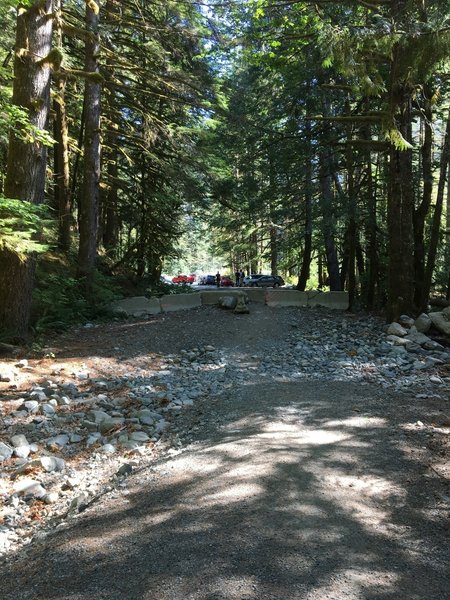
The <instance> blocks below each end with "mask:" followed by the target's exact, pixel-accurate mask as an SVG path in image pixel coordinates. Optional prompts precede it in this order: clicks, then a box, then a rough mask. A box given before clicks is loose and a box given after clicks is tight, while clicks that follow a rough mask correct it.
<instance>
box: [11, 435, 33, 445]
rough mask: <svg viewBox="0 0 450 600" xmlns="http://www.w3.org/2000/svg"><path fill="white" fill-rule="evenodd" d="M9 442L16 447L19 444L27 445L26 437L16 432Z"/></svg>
mask: <svg viewBox="0 0 450 600" xmlns="http://www.w3.org/2000/svg"><path fill="white" fill-rule="evenodd" d="M11 444H12V445H13V446H14V447H15V448H17V447H19V446H29V444H28V440H27V438H26V437H25V436H24V435H22V434H16V435H13V436H12V437H11Z"/></svg>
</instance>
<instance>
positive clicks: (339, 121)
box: [0, 0, 450, 339]
mask: <svg viewBox="0 0 450 600" xmlns="http://www.w3.org/2000/svg"><path fill="white" fill-rule="evenodd" d="M449 9H450V1H449V0H433V1H429V0H348V1H345V0H344V1H340V2H338V1H333V0H322V1H320V0H318V1H315V2H312V1H311V2H308V1H306V2H301V1H293V2H289V1H287V0H286V1H285V0H282V1H280V0H240V1H237V0H236V1H230V2H221V1H219V0H218V1H208V0H205V1H204V2H194V1H190V0H178V1H171V0H168V1H166V0H164V1H163V0H160V1H155V2H146V1H145V0H125V1H120V2H119V1H118V0H102V1H99V2H96V1H94V0H85V1H82V0H29V1H27V2H23V1H22V2H18V1H15V0H0V11H1V14H2V22H3V23H4V26H3V28H2V31H1V32H0V113H1V119H0V336H1V337H2V338H3V339H17V338H25V337H27V335H28V334H29V331H30V327H32V328H33V329H34V331H36V330H37V329H39V327H45V326H51V324H52V323H58V324H59V326H63V325H64V324H65V323H66V324H67V323H69V322H70V321H71V320H73V319H76V318H79V319H81V320H82V319H83V318H90V317H91V316H92V315H95V314H96V313H97V312H98V310H99V309H100V308H101V307H102V306H104V305H105V304H106V303H107V301H108V299H110V298H111V297H113V296H114V294H115V293H124V290H126V289H128V290H129V289H130V286H135V289H137V287H139V285H142V286H143V288H142V289H147V288H146V286H147V287H148V286H151V285H153V286H157V285H158V282H159V281H160V276H161V274H162V273H163V272H164V271H166V272H167V271H170V270H171V269H172V270H174V269H177V268H180V269H181V267H184V268H186V269H189V271H196V270H205V271H207V270H208V264H209V265H211V268H212V266H213V265H214V266H215V265H218V266H219V265H220V267H221V269H222V270H223V271H227V272H229V273H234V271H235V270H236V269H238V268H244V269H245V270H246V271H247V272H249V273H255V272H260V271H264V272H267V273H271V274H274V275H277V274H280V275H283V276H284V277H285V279H287V280H289V281H290V282H292V284H293V285H294V286H295V287H296V289H298V290H305V289H309V288H315V287H321V288H322V289H330V290H336V291H339V290H347V291H348V293H349V299H350V308H351V309H352V310H355V309H359V308H364V309H367V310H377V311H383V312H384V314H385V315H386V318H387V319H393V318H395V317H398V316H399V315H400V314H404V313H406V314H409V315H417V314H419V313H420V312H421V311H422V310H424V309H425V308H426V307H427V305H428V303H429V301H430V297H432V296H436V295H438V296H442V297H444V298H447V300H448V299H449V298H450V291H449V288H450V280H449V267H450V237H449V233H450V191H449V187H448V169H449V153H450V147H449V132H450V121H449V106H450V103H449V60H450V56H449V54H450V50H449V48H450V10H449ZM119 283H120V285H121V287H120V288H119V287H117V286H118V284H119ZM133 289H134V288H133ZM75 312H76V313H77V314H75Z"/></svg>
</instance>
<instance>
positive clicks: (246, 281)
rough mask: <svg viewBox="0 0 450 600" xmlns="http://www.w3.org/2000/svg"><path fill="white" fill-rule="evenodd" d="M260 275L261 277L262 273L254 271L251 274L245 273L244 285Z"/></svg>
mask: <svg viewBox="0 0 450 600" xmlns="http://www.w3.org/2000/svg"><path fill="white" fill-rule="evenodd" d="M260 277H262V273H257V274H256V273H254V274H253V275H247V276H246V277H244V285H250V283H251V282H252V281H255V279H259V278H260Z"/></svg>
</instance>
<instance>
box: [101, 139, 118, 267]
mask: <svg viewBox="0 0 450 600" xmlns="http://www.w3.org/2000/svg"><path fill="white" fill-rule="evenodd" d="M107 170H108V191H107V193H106V194H105V206H104V224H103V245H104V246H105V248H106V250H108V252H110V253H111V254H112V256H116V255H117V243H118V230H119V220H118V215H117V205H118V195H117V175H118V169H117V148H115V147H114V148H112V150H111V154H110V156H109V157H108V166H107Z"/></svg>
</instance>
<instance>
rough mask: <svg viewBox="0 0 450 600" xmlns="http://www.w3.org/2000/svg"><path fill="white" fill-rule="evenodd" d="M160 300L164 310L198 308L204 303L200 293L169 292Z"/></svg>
mask: <svg viewBox="0 0 450 600" xmlns="http://www.w3.org/2000/svg"><path fill="white" fill-rule="evenodd" d="M222 295H223V294H222ZM159 302H160V304H161V310H162V311H163V312H173V311H175V310H187V309H189V308H198V307H199V306H201V305H202V299H201V296H200V294H173V295H171V294H168V295H167V296H162V297H161V298H160V299H159Z"/></svg>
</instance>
